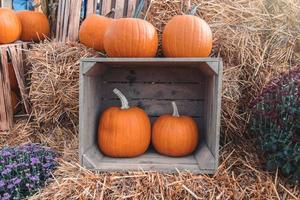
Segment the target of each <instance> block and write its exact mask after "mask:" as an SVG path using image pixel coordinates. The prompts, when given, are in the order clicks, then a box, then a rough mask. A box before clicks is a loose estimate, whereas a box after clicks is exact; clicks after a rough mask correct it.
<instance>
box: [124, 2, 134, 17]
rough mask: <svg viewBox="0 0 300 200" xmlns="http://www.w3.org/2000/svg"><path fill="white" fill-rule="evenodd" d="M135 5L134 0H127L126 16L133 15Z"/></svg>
mask: <svg viewBox="0 0 300 200" xmlns="http://www.w3.org/2000/svg"><path fill="white" fill-rule="evenodd" d="M135 7H136V0H128V5H127V14H126V16H127V17H133V14H134V11H135Z"/></svg>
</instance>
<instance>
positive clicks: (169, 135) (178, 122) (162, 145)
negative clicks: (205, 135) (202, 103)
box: [152, 102, 198, 157]
mask: <svg viewBox="0 0 300 200" xmlns="http://www.w3.org/2000/svg"><path fill="white" fill-rule="evenodd" d="M172 105H173V109H174V112H173V115H163V116H160V117H159V118H158V119H157V120H156V121H155V122H154V125H153V130H152V144H153V146H154V148H155V149H156V151H158V152H159V153H161V154H163V155H167V156H174V157H178V156H186V155H188V154H190V153H192V152H193V151H194V150H195V149H196V147H197V144H198V127H197V124H196V122H195V121H194V120H193V119H192V118H191V117H188V116H179V114H178V109H177V106H176V104H175V102H172Z"/></svg>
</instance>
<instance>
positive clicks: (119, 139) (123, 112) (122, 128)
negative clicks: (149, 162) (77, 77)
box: [98, 89, 151, 157]
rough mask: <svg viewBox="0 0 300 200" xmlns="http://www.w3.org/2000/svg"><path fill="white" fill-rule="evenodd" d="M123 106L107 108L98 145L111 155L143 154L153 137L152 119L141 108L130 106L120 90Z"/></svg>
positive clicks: (99, 129) (117, 91) (99, 132)
mask: <svg viewBox="0 0 300 200" xmlns="http://www.w3.org/2000/svg"><path fill="white" fill-rule="evenodd" d="M113 91H114V93H115V94H116V95H117V96H118V97H119V98H120V100H121V103H122V107H121V108H119V107H110V108H108V109H106V110H105V111H104V112H103V114H102V116H101V118H100V122H99V128H98V145H99V148H100V150H101V151H102V152H103V153H104V154H105V155H107V156H111V157H135V156H138V155H141V154H143V153H144V152H145V151H146V150H147V148H148V146H149V144H150V139H151V125H150V120H149V118H148V116H147V114H146V113H145V111H143V110H142V109H140V108H137V107H133V108H129V106H128V101H127V99H126V97H125V96H124V95H123V94H122V93H121V92H120V91H119V90H118V89H114V90H113Z"/></svg>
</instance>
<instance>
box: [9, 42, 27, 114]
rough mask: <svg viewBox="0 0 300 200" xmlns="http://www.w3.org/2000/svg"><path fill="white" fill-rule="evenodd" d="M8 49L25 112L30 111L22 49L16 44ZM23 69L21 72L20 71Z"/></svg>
mask: <svg viewBox="0 0 300 200" xmlns="http://www.w3.org/2000/svg"><path fill="white" fill-rule="evenodd" d="M9 51H10V54H11V61H12V65H13V68H14V72H15V74H16V78H17V82H18V86H19V89H20V93H21V97H22V101H23V104H24V107H25V111H26V113H30V107H29V99H28V94H27V92H26V88H25V84H24V70H23V64H22V52H21V51H22V50H21V45H17V46H11V47H9ZM22 71H23V73H22Z"/></svg>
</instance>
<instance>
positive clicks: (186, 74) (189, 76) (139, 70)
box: [102, 66, 204, 83]
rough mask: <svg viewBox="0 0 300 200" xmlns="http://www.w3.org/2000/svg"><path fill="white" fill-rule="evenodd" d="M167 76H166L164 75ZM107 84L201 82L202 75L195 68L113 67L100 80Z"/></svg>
mask: <svg viewBox="0 0 300 200" xmlns="http://www.w3.org/2000/svg"><path fill="white" fill-rule="evenodd" d="M166 74H167V75H166ZM102 80H103V81H107V82H129V83H136V82H150V81H151V82H154V83H157V82H163V83H165V82H175V80H176V83H179V82H183V83H184V82H186V83H190V82H194V83H200V82H203V80H204V78H203V75H202V74H201V73H200V71H199V70H198V69H197V68H191V69H190V70H186V69H184V68H183V67H165V68H161V67H157V70H152V69H151V68H148V67H135V66H133V67H128V68H124V67H113V68H108V69H107V72H106V73H105V76H103V78H102Z"/></svg>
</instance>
